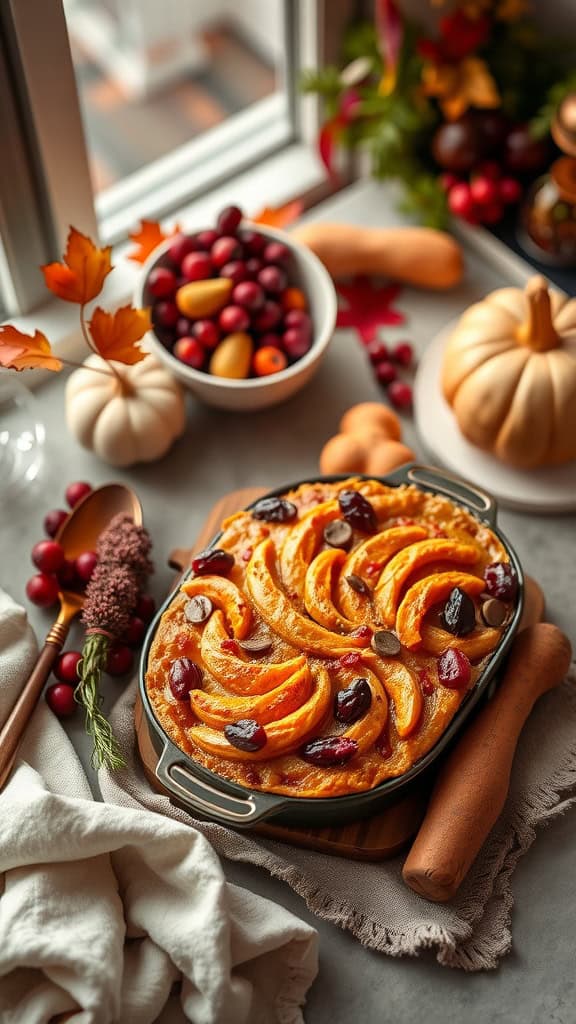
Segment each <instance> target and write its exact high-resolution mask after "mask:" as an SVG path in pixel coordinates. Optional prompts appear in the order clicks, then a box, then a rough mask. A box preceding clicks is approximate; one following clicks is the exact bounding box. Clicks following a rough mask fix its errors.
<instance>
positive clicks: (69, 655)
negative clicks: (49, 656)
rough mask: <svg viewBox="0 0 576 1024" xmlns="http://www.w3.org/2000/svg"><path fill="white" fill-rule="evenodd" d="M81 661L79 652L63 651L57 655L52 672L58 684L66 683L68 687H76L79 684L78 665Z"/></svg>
mask: <svg viewBox="0 0 576 1024" xmlns="http://www.w3.org/2000/svg"><path fill="white" fill-rule="evenodd" d="M81 661H82V654H81V652H80V651H65V652H64V654H60V655H58V657H57V658H56V661H55V663H54V668H53V670H52V671H53V672H54V675H55V676H56V679H57V680H58V682H60V683H68V685H69V686H77V685H78V683H79V682H80V674H79V672H78V665H79V663H80V662H81Z"/></svg>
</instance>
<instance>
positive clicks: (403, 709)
mask: <svg viewBox="0 0 576 1024" xmlns="http://www.w3.org/2000/svg"><path fill="white" fill-rule="evenodd" d="M362 661H363V662H366V663H368V664H369V665H370V667H371V668H372V670H373V671H374V672H375V673H376V675H377V676H378V678H379V680H380V682H381V683H382V685H383V687H384V689H385V690H386V693H387V694H388V696H389V697H390V699H391V700H392V702H393V704H394V724H395V725H396V732H397V733H398V735H399V736H400V738H401V739H405V738H406V737H407V736H410V735H411V733H413V732H414V730H415V729H416V727H417V726H418V723H419V721H420V716H421V715H422V703H423V701H422V691H421V689H420V685H419V683H418V680H417V678H416V676H415V675H414V673H413V672H412V671H411V670H410V669H409V668H408V667H407V666H406V665H404V664H403V663H402V662H401V661H397V660H396V659H395V658H380V657H379V656H378V655H377V654H373V653H372V652H370V653H368V652H366V654H363V655H362Z"/></svg>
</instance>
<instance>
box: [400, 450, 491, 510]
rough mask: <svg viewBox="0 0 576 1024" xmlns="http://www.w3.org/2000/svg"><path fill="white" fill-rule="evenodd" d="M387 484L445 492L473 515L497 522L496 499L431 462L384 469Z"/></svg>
mask: <svg viewBox="0 0 576 1024" xmlns="http://www.w3.org/2000/svg"><path fill="white" fill-rule="evenodd" d="M385 481H386V483H388V484H392V485H393V486H397V485H398V484H417V485H418V486H419V487H423V488H424V489H425V490H430V491H434V493H435V494H444V495H446V497H447V498H452V500H453V501H457V502H458V503H459V504H460V505H464V506H465V507H466V508H467V509H469V511H470V512H473V513H474V515H476V516H480V517H481V518H482V519H484V520H485V522H487V523H488V525H489V526H495V525H496V502H495V501H494V498H492V497H491V496H490V495H489V494H486V492H485V491H482V490H481V489H480V488H479V487H476V486H475V485H474V484H469V483H468V482H467V481H466V480H462V479H461V477H459V476H456V475H455V474H454V473H450V472H448V470H446V469H436V468H435V467H434V466H424V465H421V464H420V463H418V462H407V463H406V465H404V466H400V467H399V469H397V470H395V471H394V472H392V473H387V474H386V477H385Z"/></svg>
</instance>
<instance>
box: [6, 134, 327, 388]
mask: <svg viewBox="0 0 576 1024" xmlns="http://www.w3.org/2000/svg"><path fill="white" fill-rule="evenodd" d="M325 180H326V174H325V170H324V168H323V166H322V164H321V162H320V160H319V158H318V157H317V156H316V154H315V153H314V152H313V150H312V149H311V148H310V147H309V146H305V145H303V144H296V145H292V146H288V147H287V148H286V149H284V150H282V152H281V153H278V154H276V155H274V156H273V157H270V159H268V160H266V161H263V162H262V163H261V164H260V165H258V166H257V167H255V168H252V169H251V170H250V171H245V172H244V173H243V174H239V175H238V176H237V177H236V178H234V179H232V180H231V181H228V182H227V183H226V184H225V185H222V186H220V187H219V188H216V189H214V190H213V191H212V192H209V193H207V194H206V195H205V196H203V197H202V198H201V199H196V200H194V202H192V203H189V204H187V205H186V206H183V207H182V208H181V209H179V210H177V211H174V213H173V215H172V216H171V217H170V218H169V219H166V220H165V221H163V224H164V225H166V226H167V227H168V228H172V227H173V226H174V225H175V224H178V225H180V227H182V228H185V229H186V230H197V229H200V228H202V227H206V226H207V225H210V224H211V223H213V222H214V220H215V218H216V215H217V214H218V211H219V210H220V209H222V207H223V206H226V205H228V204H230V203H232V202H234V203H235V204H237V205H238V206H240V207H242V209H243V210H244V211H245V212H246V214H247V216H248V217H250V216H251V215H252V216H254V215H256V214H257V213H259V212H260V211H261V210H262V208H263V207H264V206H281V205H283V204H284V203H286V202H289V201H290V200H291V199H294V198H296V197H298V196H301V195H303V194H304V193H306V192H309V191H311V190H312V189H315V188H317V187H318V186H320V185H322V184H323V183H324V182H325ZM137 227H138V224H134V230H136V229H137ZM132 248H133V244H132V243H128V242H124V243H122V244H121V245H118V246H116V247H115V249H114V253H113V263H114V270H113V272H112V273H111V274H110V276H109V278H108V280H107V282H106V285H105V287H104V290H103V292H102V294H101V295H100V296H99V297H98V299H97V300H96V303H97V304H98V305H102V306H104V307H105V308H115V307H117V306H120V305H123V304H125V303H127V302H130V301H131V299H132V295H133V293H134V289H135V286H136V282H137V280H138V275H139V273H140V266H139V264H138V263H135V262H133V261H132V260H130V259H128V258H127V256H128V253H129V252H130V250H131V249H132ZM10 323H11V324H13V325H14V326H15V327H17V328H18V329H19V330H21V331H23V332H24V333H25V334H33V333H34V331H35V330H39V331H42V332H43V333H44V334H45V335H46V337H47V338H48V339H49V340H50V343H51V345H52V347H53V349H54V350H55V352H56V353H57V354H58V355H59V356H60V357H61V358H63V359H71V360H81V359H83V358H85V356H86V355H87V352H86V348H85V345H84V343H83V341H82V339H81V336H80V329H79V326H78V310H77V308H76V307H75V306H73V305H71V304H70V303H65V302H61V301H60V300H57V299H54V300H51V301H49V302H47V303H46V304H45V305H43V306H40V307H39V308H38V309H36V310H35V311H33V312H32V313H29V314H27V315H26V316H21V317H15V318H12V319H11V320H10ZM47 376H48V374H46V373H43V372H39V371H37V372H35V373H34V374H26V383H27V384H28V386H31V387H35V386H36V385H38V384H39V383H40V382H41V381H42V380H45V379H46V377H47Z"/></svg>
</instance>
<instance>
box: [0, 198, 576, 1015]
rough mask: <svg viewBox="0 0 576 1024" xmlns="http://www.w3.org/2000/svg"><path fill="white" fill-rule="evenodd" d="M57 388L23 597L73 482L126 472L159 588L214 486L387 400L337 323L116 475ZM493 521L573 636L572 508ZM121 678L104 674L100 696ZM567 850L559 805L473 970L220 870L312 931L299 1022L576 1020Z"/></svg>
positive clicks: (24, 504) (369, 217) (53, 385)
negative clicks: (158, 454) (381, 939)
mask: <svg viewBox="0 0 576 1024" xmlns="http://www.w3.org/2000/svg"><path fill="white" fill-rule="evenodd" d="M313 216H315V217H316V216H318V217H321V218H322V219H331V220H335V219H340V220H348V221H352V222H358V223H366V224H375V223H382V224H384V223H388V222H391V221H397V220H398V218H397V216H396V215H395V214H394V213H393V212H392V210H391V207H390V200H389V196H388V193H387V192H386V191H385V190H383V189H381V188H379V187H378V186H376V185H375V184H373V183H361V184H359V185H356V186H354V187H352V188H350V189H348V190H347V191H346V192H344V193H341V194H340V195H338V196H337V197H335V198H334V199H332V200H330V201H329V202H327V203H324V204H323V205H322V207H319V208H318V209H317V210H315V211H314V213H313ZM504 283H510V277H506V276H505V271H503V269H502V266H491V265H490V264H489V263H487V262H486V260H485V259H484V258H481V257H480V256H478V255H476V254H474V253H471V254H470V255H469V256H468V259H467V274H466V279H465V281H464V282H463V283H462V285H461V286H459V288H457V289H455V290H454V291H452V292H451V293H449V294H447V295H443V294H431V293H424V292H417V291H415V290H411V289H403V290H402V292H401V294H400V296H399V298H398V300H397V306H398V308H399V309H400V310H401V311H403V312H404V313H405V314H406V317H407V323H406V325H405V326H404V327H402V328H386V329H384V331H383V336H384V337H385V338H387V339H389V340H391V341H394V340H400V339H401V338H409V339H410V340H411V341H412V342H413V343H414V345H415V347H416V349H417V351H423V349H424V347H425V346H426V344H427V342H428V341H429V340H430V338H431V337H432V336H433V335H434V334H435V333H436V331H437V330H439V329H440V328H441V327H442V326H443V325H445V324H446V323H447V322H448V321H449V320H451V319H453V317H454V316H455V315H458V313H460V312H461V311H462V310H463V309H464V308H465V306H466V305H468V304H469V303H470V302H471V301H474V300H475V299H476V298H478V297H479V296H480V295H482V294H483V293H484V292H486V291H488V290H490V289H491V288H493V287H498V286H499V285H501V284H504ZM514 283H516V282H514ZM24 379H25V378H24ZM63 387H64V380H63V378H62V377H57V378H55V379H53V380H50V382H48V383H47V384H45V385H42V387H40V388H39V389H38V391H37V397H38V400H39V402H40V407H41V413H42V416H43V418H44V421H45V424H46V432H47V440H46V445H45V464H44V468H43V471H42V474H41V477H40V480H39V483H38V486H37V487H36V488H34V489H31V490H30V493H29V494H27V495H26V496H25V497H23V498H21V499H19V500H18V501H17V502H16V503H13V504H12V505H11V506H10V507H8V508H7V507H5V506H4V507H2V509H1V519H0V542H1V547H0V554H1V557H0V586H2V587H4V588H5V589H6V590H8V591H9V592H10V593H11V594H12V595H13V596H14V597H15V598H16V599H18V600H20V601H22V603H24V604H27V601H26V598H25V596H24V587H25V583H26V580H27V578H28V577H29V576H30V575H31V573H32V571H33V570H32V567H31V564H30V561H29V551H30V548H31V546H32V544H33V543H34V542H35V541H36V540H39V539H40V538H41V536H42V518H43V516H44V514H45V512H46V511H47V510H48V509H50V508H53V507H61V506H62V505H63V492H64V488H65V486H66V485H67V484H68V483H69V482H71V481H72V480H74V479H84V480H89V481H90V482H91V483H92V484H93V485H99V484H102V483H106V482H110V481H112V480H118V481H124V482H126V483H128V484H129V485H130V486H132V487H133V488H134V489H135V490H136V491H137V493H138V495H139V497H140V499H141V501H142V504H143V507H144V515H145V523H146V525H147V527H148V529H149V531H150V533H151V536H152V539H153V542H154V556H155V563H156V567H157V571H156V574H155V577H154V580H153V585H152V590H153V592H154V594H155V596H156V598H157V599H160V598H161V597H162V596H163V594H164V593H165V592H166V590H167V588H168V585H169V583H170V580H171V577H172V572H171V570H170V569H169V568H168V566H167V558H168V553H169V551H170V549H171V548H172V547H174V546H186V545H189V544H191V543H192V542H193V540H194V537H195V534H196V532H197V530H198V528H199V527H200V525H201V523H202V521H203V520H204V518H205V517H206V515H207V513H208V511H209V510H210V508H211V506H212V505H213V503H214V501H215V500H216V499H217V498H218V497H219V496H220V495H222V494H223V493H224V492H226V491H229V490H231V489H234V488H237V487H245V486H250V485H261V486H264V487H267V488H271V487H276V486H278V485H282V484H283V483H286V482H290V481H293V480H297V479H299V478H303V477H306V476H308V475H313V474H315V473H316V472H317V471H318V455H319V452H320V449H321V447H322V445H323V443H324V442H325V441H326V440H327V439H328V438H329V437H330V436H331V435H332V434H334V433H336V432H337V426H338V421H339V418H340V416H341V414H342V413H343V412H344V410H345V409H346V408H348V407H349V406H350V405H353V404H355V403H356V402H360V401H366V400H378V399H380V398H381V397H382V392H381V391H380V389H379V387H378V385H377V383H376V382H375V380H374V378H373V376H372V373H371V369H370V367H369V364H368V361H367V359H366V357H365V355H364V353H363V352H362V351H361V346H360V343H359V341H358V340H357V339H356V337H355V335H354V334H353V333H351V332H350V331H339V332H337V333H336V336H335V339H334V342H333V344H332V346H331V348H330V350H329V352H328V354H327V356H326V359H325V361H324V363H323V365H322V367H321V369H320V371H319V373H318V375H317V376H316V378H315V379H314V380H313V381H312V383H311V384H309V385H308V387H307V388H306V389H305V390H304V391H302V392H301V393H300V394H299V395H297V396H296V397H295V398H293V399H291V400H290V401H289V402H287V403H286V404H284V405H282V406H279V407H276V408H274V409H271V410H268V411H264V412H260V413H256V414H248V415H243V414H232V413H223V412H220V411H218V410H213V409H209V408H205V407H202V406H200V405H199V404H198V403H197V402H196V401H195V400H194V399H193V398H192V397H190V398H189V399H188V402H189V416H188V424H187V428H186V433H185V435H184V437H183V438H182V439H181V440H180V441H179V442H178V443H177V444H176V445H175V446H174V448H173V449H172V451H171V452H170V454H169V455H168V456H167V457H165V458H164V459H163V460H162V461H160V462H158V463H152V464H149V465H140V466H136V467H134V468H132V469H130V470H126V471H122V470H114V469H113V468H111V467H108V466H106V465H105V464H103V463H102V462H100V461H99V460H98V459H96V458H95V457H94V456H93V455H92V454H91V453H89V452H87V451H84V450H83V449H81V448H80V447H79V446H78V444H77V443H76V442H75V441H74V440H73V439H72V438H71V436H70V434H69V433H68V431H67V428H66V425H65V420H64V403H63ZM404 435H405V440H406V442H407V443H408V444H409V445H411V446H413V447H414V448H415V450H416V452H417V454H418V455H419V456H420V457H423V456H424V449H423V447H422V445H421V443H420V441H419V439H418V438H417V437H416V435H415V432H414V427H413V425H412V421H411V420H410V419H409V418H406V419H405V421H404ZM499 524H500V525H501V527H502V529H503V530H504V532H505V534H506V535H507V537H508V538H509V539H510V541H511V542H512V544H513V545H514V546H515V547H516V549H517V551H518V554H519V556H520V559H521V560H522V562H523V565H524V568H525V570H526V571H527V572H528V573H529V574H531V575H532V576H534V577H535V578H536V579H537V580H539V582H540V584H541V585H542V587H543V588H544V591H545V594H546V600H547V608H548V617H549V618H550V619H551V620H552V621H554V622H556V623H558V624H559V625H560V626H561V627H562V628H563V629H564V630H565V631H566V632H567V633H568V635H569V636H570V637H571V640H572V642H573V644H574V645H575V646H576V625H575V617H574V606H575V603H576V602H575V598H576V584H575V574H574V563H575V561H576V557H575V556H576V517H574V516H563V517H555V518H550V517H548V518H545V517H541V516H536V515H532V514H530V515H523V514H520V513H517V512H511V511H506V510H501V511H500V515H499ZM30 618H31V621H32V623H33V625H34V627H35V629H36V630H37V633H38V636H39V637H40V638H42V637H43V636H44V635H45V633H46V632H47V629H48V628H49V625H50V623H51V617H50V614H49V613H47V612H42V611H39V610H38V609H36V608H30ZM120 685H122V683H121V682H119V681H113V680H109V681H107V683H106V706H110V704H111V702H112V701H113V699H114V695H115V694H116V693H117V692H118V687H119V686H120ZM68 728H69V731H70V734H71V736H72V739H73V742H74V743H75V745H76V746H77V749H78V750H79V752H80V754H81V757H82V758H83V760H84V762H85V763H87V760H88V744H87V742H86V740H85V738H84V736H83V732H82V724H81V722H80V719H79V718H78V720H75V721H73V722H72V723H71V724H70V725H69V726H68ZM575 855H576V814H574V813H570V814H567V815H566V816H565V817H561V818H559V819H557V820H556V821H554V822H552V824H551V825H550V827H549V828H548V829H547V830H546V831H544V832H542V834H541V835H539V837H538V839H537V841H536V843H535V844H534V846H533V847H532V849H531V850H530V851H529V853H528V854H527V856H525V857H524V859H523V860H522V861H521V862H520V865H519V867H518V870H517V871H516V874H515V876H514V880H513V883H514V884H513V888H514V896H515V906H514V910H513V936H514V948H513V952H512V953H511V954H510V955H509V956H508V957H507V958H506V959H505V960H504V961H503V963H502V965H501V967H500V969H499V970H498V971H495V972H491V973H485V974H478V975H468V974H464V973H463V972H460V971H456V970H450V969H446V968H442V967H439V966H438V965H437V964H436V962H435V961H434V959H433V958H432V957H423V958H421V959H419V960H409V959H400V960H395V959H392V958H388V957H385V956H383V955H381V954H376V953H372V952H369V951H368V950H366V949H364V948H363V947H362V946H361V945H360V944H359V943H358V942H357V941H356V940H355V939H353V938H352V937H351V936H350V935H349V934H348V933H345V932H342V931H339V930H338V929H337V928H335V927H334V926H333V925H330V924H328V923H326V922H323V921H320V920H318V919H317V918H316V917H314V915H312V914H311V913H310V912H309V911H308V910H307V908H306V906H305V904H304V902H303V900H302V899H301V898H300V897H298V896H297V895H296V894H295V893H294V892H292V891H291V890H290V889H289V888H288V887H287V886H286V885H285V884H284V883H282V882H280V881H277V880H274V879H271V878H269V877H268V876H267V875H266V874H265V873H264V872H263V871H260V870H258V869H256V868H253V867H250V866H243V865H239V864H230V865H226V872H227V875H228V877H229V878H230V879H231V880H232V881H234V882H236V883H237V884H240V885H244V886H247V887H248V888H250V889H252V890H254V891H256V892H259V893H261V894H262V895H265V896H267V897H268V898H270V899H272V900H274V901H276V902H279V903H281V904H283V905H285V906H287V907H289V908H290V909H291V910H292V911H294V913H296V914H298V915H300V916H301V917H303V918H305V919H306V920H308V921H310V922H311V923H312V924H314V925H315V926H316V927H317V928H318V931H319V934H320V974H319V977H318V979H317V981H316V983H315V984H314V986H313V988H312V990H311V992H310V996H309V1001H308V1007H307V1010H306V1020H307V1022H308V1024H328V1022H330V1024H348V1022H349V1021H351V1020H357V1021H363V1022H364V1021H365V1022H370V1024H371V1022H373V1021H374V1022H376V1021H384V1020H386V1021H388V1020H390V1021H406V1022H411V1021H413V1020H425V1021H426V1022H427V1024H445V1022H446V1021H447V1020H454V1021H461V1020H464V1019H466V1020H467V1021H468V1022H470V1024H477V1022H484V1021H492V1022H499V1021H502V1022H504V1021H506V1022H507V1024H508V1022H511V1021H517V1022H519V1024H520V1022H521V1024H543V1022H547V1021H553V1022H555V1024H569V1022H573V1021H575V1020H576V1009H575V1008H574V1007H575V997H574V989H575V982H574V952H573V947H574V920H575V917H576V878H575V873H574V868H573V865H574V857H575Z"/></svg>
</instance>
